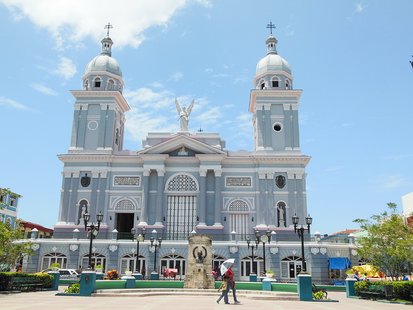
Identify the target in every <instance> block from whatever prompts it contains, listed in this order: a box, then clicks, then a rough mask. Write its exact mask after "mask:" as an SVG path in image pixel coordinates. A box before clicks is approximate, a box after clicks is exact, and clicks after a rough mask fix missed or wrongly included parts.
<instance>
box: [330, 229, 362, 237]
mask: <svg viewBox="0 0 413 310" xmlns="http://www.w3.org/2000/svg"><path fill="white" fill-rule="evenodd" d="M358 231H360V229H345V230H342V231H338V232H335V233H333V234H331V235H330V236H335V235H350V234H353V233H355V232H358Z"/></svg>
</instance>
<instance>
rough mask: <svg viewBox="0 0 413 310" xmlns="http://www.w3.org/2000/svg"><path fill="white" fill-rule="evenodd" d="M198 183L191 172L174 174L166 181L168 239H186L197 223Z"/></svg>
mask: <svg viewBox="0 0 413 310" xmlns="http://www.w3.org/2000/svg"><path fill="white" fill-rule="evenodd" d="M198 188H199V187H198V183H197V182H196V180H195V178H194V177H193V176H191V175H189V174H178V175H175V176H172V177H171V178H170V179H169V180H168V181H167V183H166V192H168V197H167V214H166V220H167V223H166V225H167V227H166V233H167V236H168V239H171V240H178V239H186V238H187V237H188V235H189V234H190V233H191V232H192V231H193V230H194V229H195V226H196V224H197V193H198Z"/></svg>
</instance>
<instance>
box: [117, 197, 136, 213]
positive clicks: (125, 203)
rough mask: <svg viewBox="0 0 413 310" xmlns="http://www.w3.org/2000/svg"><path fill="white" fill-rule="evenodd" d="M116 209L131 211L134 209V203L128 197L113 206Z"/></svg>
mask: <svg viewBox="0 0 413 310" xmlns="http://www.w3.org/2000/svg"><path fill="white" fill-rule="evenodd" d="M115 210H116V211H133V210H135V205H134V204H133V202H132V201H130V200H129V199H122V200H121V201H119V202H118V203H117V204H116V206H115Z"/></svg>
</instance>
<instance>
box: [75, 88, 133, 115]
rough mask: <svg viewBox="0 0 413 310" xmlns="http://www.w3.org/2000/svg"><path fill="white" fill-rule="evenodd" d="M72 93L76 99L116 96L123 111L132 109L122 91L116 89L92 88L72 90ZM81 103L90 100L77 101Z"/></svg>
mask: <svg viewBox="0 0 413 310" xmlns="http://www.w3.org/2000/svg"><path fill="white" fill-rule="evenodd" d="M70 92H71V93H72V95H73V96H74V97H75V98H76V101H78V100H81V99H84V98H89V99H91V98H99V99H100V98H105V97H106V98H108V97H109V98H114V99H115V100H116V103H117V104H118V106H119V107H120V109H121V111H122V112H127V111H129V110H130V107H129V104H128V102H127V101H126V99H125V98H124V97H123V95H122V93H121V92H119V91H116V90H112V91H109V90H104V91H92V90H71V91H70ZM76 103H81V104H87V103H88V102H76Z"/></svg>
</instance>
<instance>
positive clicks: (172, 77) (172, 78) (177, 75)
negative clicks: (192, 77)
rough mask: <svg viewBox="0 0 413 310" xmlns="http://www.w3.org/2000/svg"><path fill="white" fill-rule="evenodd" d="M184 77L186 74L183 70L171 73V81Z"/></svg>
mask: <svg viewBox="0 0 413 310" xmlns="http://www.w3.org/2000/svg"><path fill="white" fill-rule="evenodd" d="M183 77H184V74H183V73H182V72H175V73H174V74H172V75H171V77H170V78H169V81H173V82H179V81H180V80H182V78H183Z"/></svg>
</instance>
